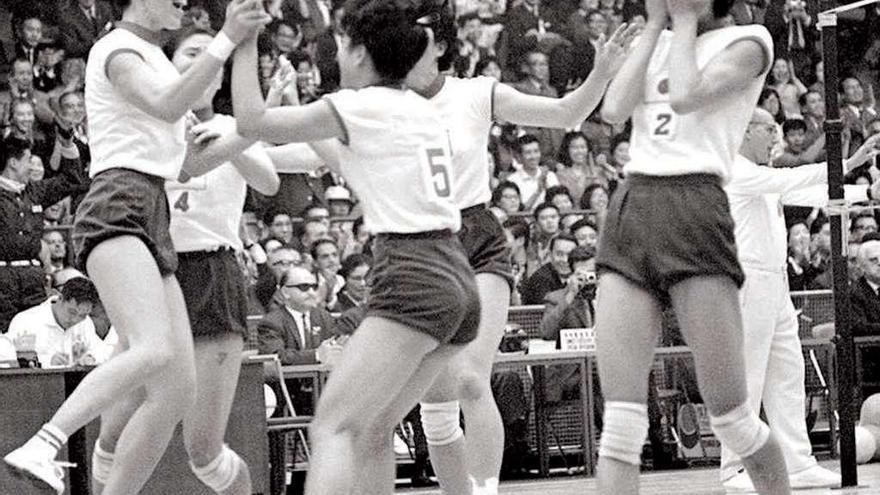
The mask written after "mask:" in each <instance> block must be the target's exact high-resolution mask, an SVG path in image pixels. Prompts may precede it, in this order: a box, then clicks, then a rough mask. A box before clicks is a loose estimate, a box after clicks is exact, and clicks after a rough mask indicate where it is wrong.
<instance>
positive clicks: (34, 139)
mask: <svg viewBox="0 0 880 495" xmlns="http://www.w3.org/2000/svg"><path fill="white" fill-rule="evenodd" d="M11 110H12V115H11V117H10V120H9V127H7V128H6V132H4V133H3V138H7V137H9V136H15V137H18V138H21V139H24V140H26V141H28V142H29V143H31V152H32V156H34V157H36V158H39V159H40V161H41V162H42V163H43V165H44V166H47V165H49V159H50V158H51V156H52V154H53V152H54V147H53V146H52V145H53V144H54V143H55V140H54V139H52V140H50V139H49V136H47V135H46V133H45V132H43V131H42V130H41V129H40V127H39V126H38V125H36V122H35V118H34V104H33V102H31V100H14V101H13V102H12V104H11ZM57 163H60V160H58V161H57Z"/></svg>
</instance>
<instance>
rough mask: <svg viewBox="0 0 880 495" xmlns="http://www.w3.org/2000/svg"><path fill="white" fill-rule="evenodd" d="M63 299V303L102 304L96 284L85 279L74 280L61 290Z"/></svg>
mask: <svg viewBox="0 0 880 495" xmlns="http://www.w3.org/2000/svg"><path fill="white" fill-rule="evenodd" d="M61 299H62V300H63V301H76V302H77V303H79V304H82V303H86V302H87V303H92V304H98V303H100V302H101V300H100V298H99V297H98V290H97V289H95V284H93V283H92V281H91V280H89V279H87V278H85V277H76V278H72V279H70V280H68V281H67V283H65V284H64V287H62V288H61Z"/></svg>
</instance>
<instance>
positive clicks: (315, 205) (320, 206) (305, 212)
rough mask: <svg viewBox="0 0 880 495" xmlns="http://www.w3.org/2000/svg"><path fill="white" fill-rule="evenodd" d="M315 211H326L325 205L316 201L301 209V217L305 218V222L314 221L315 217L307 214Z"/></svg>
mask: <svg viewBox="0 0 880 495" xmlns="http://www.w3.org/2000/svg"><path fill="white" fill-rule="evenodd" d="M316 209H321V210H326V209H327V205H325V204H324V203H318V202H317V201H315V202H312V203H309V204H308V205H307V206H306V207H305V208H303V217H305V219H306V220H309V219H314V218H315V217H313V216H311V215H309V212H310V211H312V210H316Z"/></svg>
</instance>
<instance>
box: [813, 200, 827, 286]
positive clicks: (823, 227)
mask: <svg viewBox="0 0 880 495" xmlns="http://www.w3.org/2000/svg"><path fill="white" fill-rule="evenodd" d="M810 258H811V260H810V262H811V264H812V265H813V269H814V270H815V273H816V276H815V277H814V278H813V281H812V283H810V286H809V288H810V289H811V290H813V289H816V290H818V289H830V288H831V284H832V280H831V223H830V222H829V221H828V218H826V217H820V218H817V219H816V221H814V222H813V224H812V225H810Z"/></svg>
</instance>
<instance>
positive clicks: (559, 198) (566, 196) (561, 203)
mask: <svg viewBox="0 0 880 495" xmlns="http://www.w3.org/2000/svg"><path fill="white" fill-rule="evenodd" d="M544 197H545V198H546V199H547V202H548V203H550V204H551V205H553V206H555V207H556V210H557V211H559V214H560V215H565V214H566V213H568V212H570V211H571V210H573V209H574V199H572V197H571V193H570V192H568V188H566V187H565V186H562V185H559V186H553V187H551V188H548V189H547V192H546V193H545V194H544Z"/></svg>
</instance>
